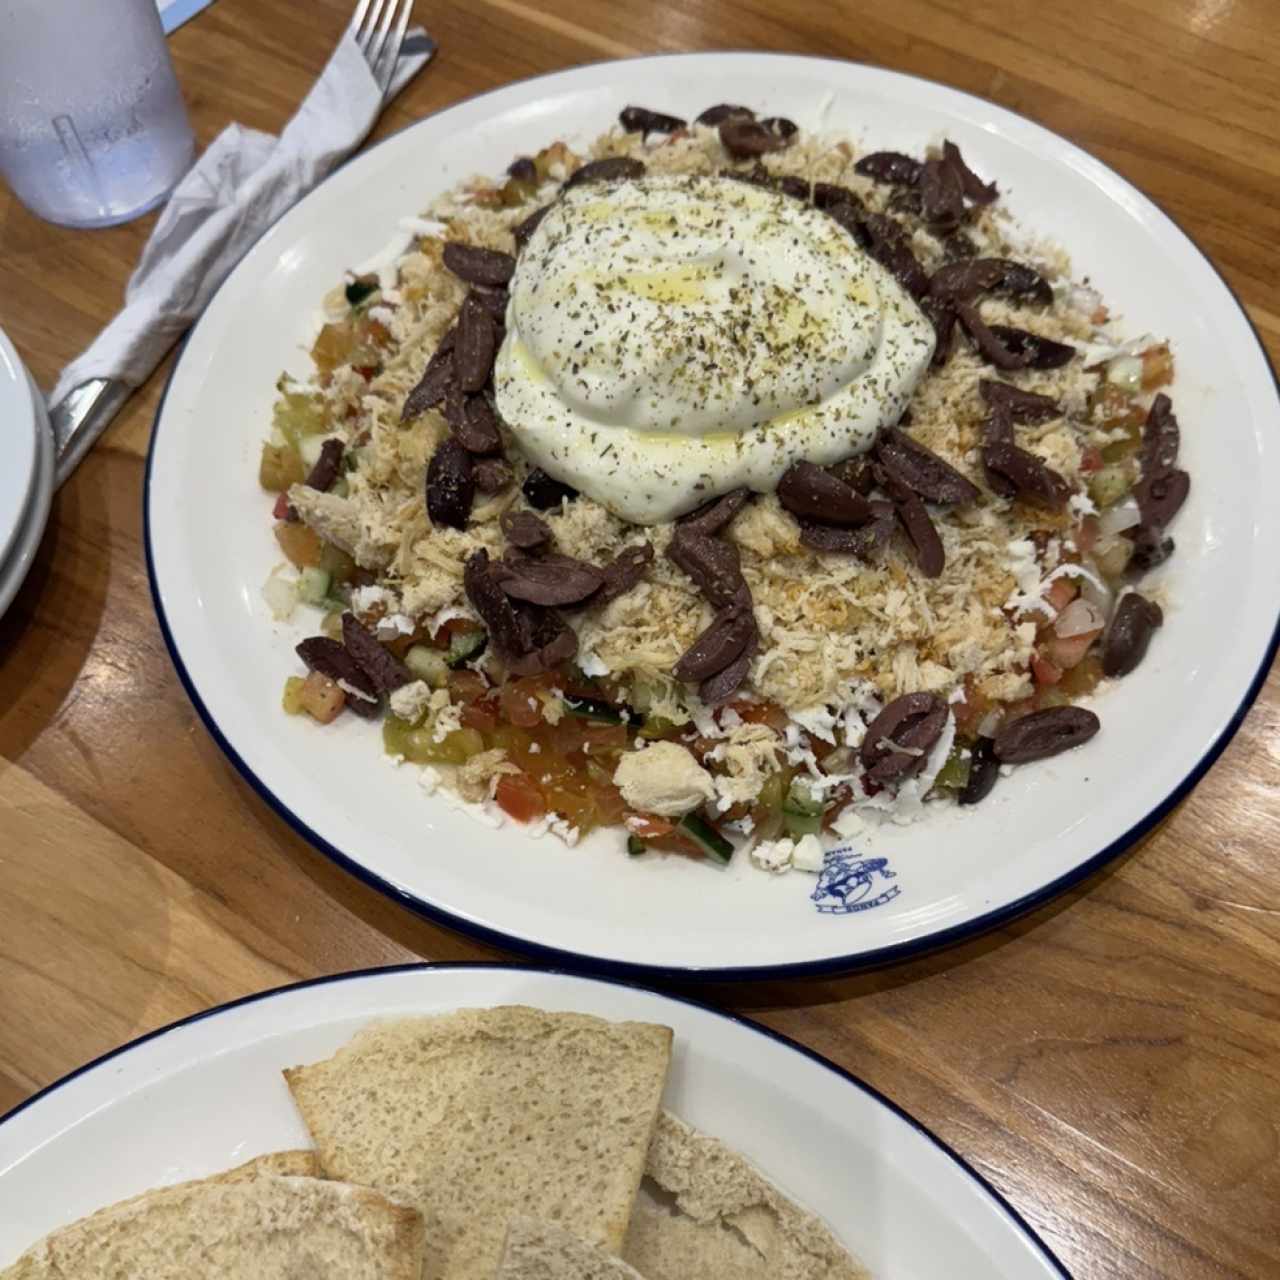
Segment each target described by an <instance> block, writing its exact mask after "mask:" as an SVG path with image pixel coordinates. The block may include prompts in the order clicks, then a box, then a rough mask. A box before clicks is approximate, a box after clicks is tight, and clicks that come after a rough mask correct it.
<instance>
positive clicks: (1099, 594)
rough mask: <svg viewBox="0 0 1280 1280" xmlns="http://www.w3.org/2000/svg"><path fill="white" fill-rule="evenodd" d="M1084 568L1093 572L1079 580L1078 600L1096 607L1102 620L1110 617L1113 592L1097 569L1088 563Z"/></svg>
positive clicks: (1090, 562) (1113, 598)
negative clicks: (1085, 601)
mask: <svg viewBox="0 0 1280 1280" xmlns="http://www.w3.org/2000/svg"><path fill="white" fill-rule="evenodd" d="M1086 567H1087V568H1089V569H1091V570H1092V571H1093V572H1092V574H1091V575H1090V576H1089V577H1087V578H1086V577H1084V576H1081V578H1080V598H1081V599H1082V600H1087V601H1088V602H1089V603H1090V604H1091V605H1094V606H1096V607H1097V609H1098V610H1099V612H1101V614H1102V616H1103V617H1104V618H1109V617H1110V616H1111V606H1112V605H1113V604H1114V603H1115V592H1114V591H1112V590H1111V588H1110V587H1109V586H1108V585H1107V581H1106V579H1105V578H1104V577H1103V576H1102V572H1101V570H1100V569H1099V567H1098V566H1097V565H1096V564H1095V563H1094V562H1093V561H1092V560H1090V561H1088V562H1087V564H1086Z"/></svg>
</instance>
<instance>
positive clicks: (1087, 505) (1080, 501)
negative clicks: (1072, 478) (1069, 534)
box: [1067, 489, 1098, 519]
mask: <svg viewBox="0 0 1280 1280" xmlns="http://www.w3.org/2000/svg"><path fill="white" fill-rule="evenodd" d="M1067 509H1068V510H1069V511H1070V512H1071V514H1072V515H1073V516H1075V517H1076V518H1077V519H1081V518H1083V517H1084V516H1096V515H1097V514H1098V508H1097V507H1095V506H1094V505H1093V499H1092V498H1091V497H1089V495H1088V494H1087V493H1085V491H1084V490H1083V489H1082V490H1080V492H1079V493H1073V494H1072V495H1071V497H1069V498H1068V499H1067Z"/></svg>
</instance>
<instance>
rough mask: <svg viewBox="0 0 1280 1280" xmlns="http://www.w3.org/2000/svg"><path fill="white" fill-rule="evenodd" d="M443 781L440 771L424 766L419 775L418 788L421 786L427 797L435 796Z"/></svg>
mask: <svg viewBox="0 0 1280 1280" xmlns="http://www.w3.org/2000/svg"><path fill="white" fill-rule="evenodd" d="M442 781H443V779H442V778H441V777H440V772H439V770H438V769H433V768H432V767H431V766H430V765H429V764H424V765H423V766H422V772H421V773H420V774H418V786H420V787H421V788H422V789H423V791H425V792H426V793H427V795H429V796H430V795H434V794H435V792H436V790H437V788H438V787H439V786H440V783H441V782H442Z"/></svg>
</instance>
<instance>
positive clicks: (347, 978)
mask: <svg viewBox="0 0 1280 1280" xmlns="http://www.w3.org/2000/svg"><path fill="white" fill-rule="evenodd" d="M445 970H456V971H467V970H470V971H497V972H502V971H506V972H511V973H538V974H550V975H552V976H553V977H561V978H578V979H585V980H586V981H591V982H602V983H606V984H608V985H610V986H615V987H628V988H630V989H632V990H635V991H643V992H645V993H646V994H648V995H655V996H658V997H659V998H660V999H663V1000H674V1001H676V1002H677V1003H679V1004H684V1005H688V1006H689V1007H690V1008H693V1009H698V1010H700V1011H701V1012H702V1013H709V1014H712V1015H713V1016H715V1017H717V1018H723V1019H725V1021H727V1022H735V1023H737V1024H738V1025H739V1026H742V1027H746V1028H747V1030H749V1031H754V1032H755V1033H756V1034H757V1035H761V1036H766V1037H767V1038H769V1039H770V1040H775V1041H777V1043H778V1044H780V1045H782V1046H783V1047H784V1048H787V1049H790V1050H792V1051H793V1052H795V1053H799V1054H801V1055H803V1056H804V1057H806V1058H808V1059H809V1060H810V1061H812V1062H815V1063H817V1065H818V1066H820V1067H825V1068H826V1069H827V1070H828V1071H830V1072H831V1073H832V1074H833V1075H836V1076H839V1077H840V1078H841V1079H843V1080H844V1081H845V1082H846V1083H847V1084H850V1085H852V1086H853V1087H854V1088H855V1089H859V1090H861V1091H862V1092H863V1093H865V1094H867V1095H868V1096H869V1097H870V1098H872V1099H874V1100H875V1101H876V1102H878V1103H879V1104H880V1105H881V1106H882V1107H885V1108H887V1109H888V1110H889V1111H891V1112H892V1113H893V1114H894V1115H895V1116H897V1117H898V1119H899V1120H902V1121H905V1122H906V1123H907V1124H908V1125H910V1126H911V1128H913V1129H914V1130H915V1131H916V1132H917V1133H918V1134H920V1135H921V1137H923V1138H927V1139H928V1140H929V1141H930V1142H931V1143H932V1144H933V1145H934V1146H935V1147H937V1148H938V1150H939V1151H941V1152H942V1154H943V1155H945V1156H946V1157H947V1158H948V1159H950V1160H951V1161H953V1162H954V1163H955V1164H956V1165H958V1166H959V1167H960V1169H961V1170H963V1172H964V1173H965V1174H966V1175H967V1176H968V1177H970V1178H972V1179H973V1181H974V1182H976V1183H977V1184H978V1186H980V1187H981V1188H982V1190H983V1191H985V1192H986V1193H987V1195H988V1196H990V1197H991V1199H992V1200H993V1201H995V1203H996V1205H997V1206H998V1207H999V1209H1000V1210H1001V1211H1002V1212H1003V1213H1004V1214H1006V1215H1007V1216H1008V1217H1009V1219H1010V1220H1011V1221H1012V1222H1013V1223H1014V1225H1015V1226H1016V1227H1017V1228H1018V1230H1019V1231H1021V1232H1022V1234H1023V1235H1024V1236H1025V1237H1026V1238H1027V1240H1029V1241H1030V1242H1031V1244H1033V1245H1034V1246H1035V1247H1036V1249H1037V1250H1038V1251H1039V1252H1040V1253H1041V1254H1042V1255H1043V1257H1044V1259H1045V1261H1046V1262H1048V1263H1049V1264H1050V1265H1051V1266H1052V1267H1053V1268H1054V1269H1055V1270H1056V1271H1057V1272H1058V1273H1059V1274H1060V1275H1061V1276H1063V1277H1064V1280H1072V1276H1071V1273H1070V1272H1069V1271H1068V1270H1067V1269H1066V1267H1065V1266H1064V1265H1063V1264H1062V1262H1061V1260H1060V1259H1059V1258H1058V1257H1057V1255H1056V1254H1055V1253H1054V1252H1053V1250H1052V1249H1050V1248H1049V1246H1048V1245H1047V1244H1045V1242H1044V1241H1043V1240H1042V1239H1041V1238H1040V1236H1039V1234H1038V1233H1037V1232H1036V1230H1035V1228H1034V1227H1032V1226H1031V1224H1030V1223H1029V1222H1028V1221H1027V1220H1026V1219H1025V1218H1024V1217H1023V1216H1022V1214H1020V1213H1019V1212H1018V1210H1017V1209H1015V1208H1014V1207H1013V1205H1012V1204H1011V1203H1010V1202H1009V1201H1008V1199H1006V1198H1005V1196H1004V1195H1003V1193H1002V1192H1000V1191H999V1190H997V1189H996V1187H994V1186H993V1185H992V1184H991V1183H990V1182H988V1181H987V1179H986V1178H984V1177H983V1176H982V1174H980V1173H979V1172H978V1171H977V1170H976V1169H975V1168H974V1167H973V1166H972V1165H971V1164H970V1163H969V1162H968V1161H967V1160H966V1159H965V1158H964V1157H963V1156H962V1155H960V1154H959V1153H958V1152H956V1151H955V1150H953V1149H952V1148H951V1147H949V1146H948V1145H947V1144H946V1143H945V1142H943V1140H942V1139H941V1138H939V1137H938V1136H937V1135H936V1134H935V1133H933V1132H932V1131H931V1130H930V1129H928V1128H927V1127H926V1126H925V1125H923V1124H922V1123H921V1122H920V1121H919V1120H917V1119H916V1118H915V1117H914V1116H912V1115H910V1114H909V1113H908V1112H906V1111H904V1110H903V1109H902V1108H901V1107H900V1106H898V1104H897V1103H896V1102H894V1101H893V1099H892V1098H888V1097H886V1096H885V1095H884V1094H883V1093H881V1092H880V1090H879V1089H877V1088H875V1087H874V1086H873V1085H869V1084H868V1083H867V1082H866V1081H865V1080H863V1079H861V1078H860V1077H859V1076H856V1075H854V1074H853V1072H851V1071H846V1070H845V1069H844V1068H843V1067H840V1066H837V1065H836V1064H835V1063H834V1062H832V1061H830V1060H829V1059H828V1058H824V1057H823V1056H822V1055H821V1054H820V1053H817V1052H816V1051H815V1050H813V1049H809V1048H807V1047H806V1046H805V1045H802V1044H801V1043H800V1042H799V1041H797V1040H793V1039H791V1037H790V1036H785V1035H783V1034H782V1033H781V1032H780V1031H774V1030H773V1029H772V1028H770V1027H766V1026H764V1025H763V1024H762V1023H759V1022H756V1021H754V1020H753V1019H751V1018H745V1017H743V1016H742V1015H741V1014H737V1013H731V1012H730V1011H728V1010H726V1009H717V1008H715V1007H714V1006H713V1005H709V1004H705V1003H704V1002H703V1001H701V1000H693V999H690V998H689V997H688V996H682V995H675V994H673V993H671V992H668V991H654V990H653V989H652V988H650V987H646V986H643V985H642V984H640V983H638V982H628V981H624V980H621V979H618V978H602V977H597V976H595V975H590V974H583V973H580V972H573V971H570V970H564V969H547V968H541V967H538V966H535V965H526V964H504V963H501V962H497V961H468V960H462V961H458V960H439V961H434V962H411V963H408V964H392V965H379V966H376V967H374V968H371V969H352V970H350V971H349V972H346V973H334V974H325V975H323V976H321V977H318V978H304V979H303V980H302V981H300V982H289V983H285V984H284V985H283V986H279V987H272V988H270V989H269V990H267V991H258V992H255V993H254V994H253V995H247V996H240V997H239V998H238V999H236V1000H228V1001H227V1002H226V1003H225V1004H220V1005H215V1006H214V1007H213V1008H211V1009H203V1010H201V1011H200V1012H199V1013H193V1014H189V1015H188V1016H187V1017H185V1018H179V1019H177V1021H175V1022H170V1023H168V1024H167V1025H166V1026H163V1027H157V1028H156V1029H155V1030H154V1031H148V1032H146V1033H145V1034H144V1035H140V1036H138V1037H137V1038H136V1039H133V1040H130V1041H128V1042H127V1043H126V1044H122V1045H120V1046H119V1048H116V1049H111V1050H109V1051H108V1052H106V1053H104V1054H102V1055H101V1056H99V1057H97V1058H94V1059H93V1060H92V1061H91V1062H86V1063H85V1064H84V1065H83V1066H81V1067H77V1068H76V1069H75V1070H74V1071H71V1072H68V1073H67V1074H66V1075H65V1076H63V1077H62V1078H61V1079H60V1080H55V1081H54V1082H53V1083H52V1084H49V1085H46V1086H45V1087H44V1088H43V1089H41V1090H40V1091H39V1092H38V1093H34V1094H32V1096H31V1097H29V1098H27V1099H26V1100H25V1101H23V1102H20V1103H18V1105H17V1106H16V1107H13V1108H12V1109H11V1110H9V1111H7V1112H6V1113H5V1114H4V1115H2V1116H0V1128H2V1127H3V1126H4V1125H5V1124H7V1123H8V1122H9V1121H10V1120H12V1119H13V1118H14V1117H15V1116H17V1115H19V1114H20V1113H21V1112H23V1111H26V1110H27V1108H28V1107H33V1106H35V1105H36V1103H38V1102H39V1101H40V1100H41V1099H43V1098H46V1097H48V1096H49V1095H50V1094H52V1093H56V1092H57V1091H58V1090H59V1089H61V1088H62V1087H63V1085H67V1084H70V1083H71V1082H72V1081H73V1080H76V1079H78V1078H79V1077H80V1076H82V1075H86V1074H87V1073H88V1072H90V1071H93V1070H95V1069H96V1068H98V1067H101V1066H103V1065H105V1064H106V1063H108V1062H111V1061H113V1060H114V1059H116V1058H119V1057H121V1056H123V1055H124V1054H126V1053H129V1052H130V1051H131V1050H133V1049H137V1048H139V1047H140V1046H141V1045H144V1044H146V1043H148V1042H149V1041H151V1040H158V1039H159V1038H160V1037H161V1036H166V1035H168V1034H169V1033H170V1032H171V1031H178V1030H180V1029H181V1028H183V1027H187V1026H191V1025H192V1024H193V1023H196V1022H203V1021H204V1020H205V1019H206V1018H213V1017H216V1016H217V1015H218V1014H220V1013H227V1012H229V1011H230V1010H232V1009H239V1008H240V1007H241V1006H243V1005H249V1004H257V1003H259V1002H260V1001H264V1000H271V999H273V998H274V997H276V996H282V995H288V994H289V993H290V992H293V991H305V990H306V989H307V988H309V987H324V986H330V985H334V984H337V983H340V982H353V981H359V980H361V979H364V978H376V977H377V976H378V975H380V974H390V973H433V972H436V971H445Z"/></svg>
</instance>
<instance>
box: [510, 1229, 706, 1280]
mask: <svg viewBox="0 0 1280 1280" xmlns="http://www.w3.org/2000/svg"><path fill="white" fill-rule="evenodd" d="M495 1280H644V1277H643V1276H642V1275H641V1274H640V1273H639V1272H638V1271H637V1270H636V1269H635V1268H634V1267H631V1266H628V1265H627V1264H626V1263H625V1262H623V1260H622V1259H621V1258H615V1257H614V1256H613V1255H612V1254H608V1253H605V1251H604V1250H603V1249H598V1248H597V1247H596V1246H595V1245H593V1244H587V1243H586V1241H584V1240H579V1239H578V1238H577V1236H573V1235H570V1234H569V1232H567V1231H566V1230H565V1229H564V1228H563V1227H557V1226H556V1225H555V1224H554V1223H551V1222H538V1221H537V1220H536V1219H534V1218H513V1219H512V1220H511V1228H510V1230H509V1231H508V1232H507V1247H506V1249H505V1250H504V1251H503V1254H502V1265H501V1266H500V1267H499V1268H498V1274H497V1276H496V1278H495ZM691 1280H692V1278H691Z"/></svg>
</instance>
